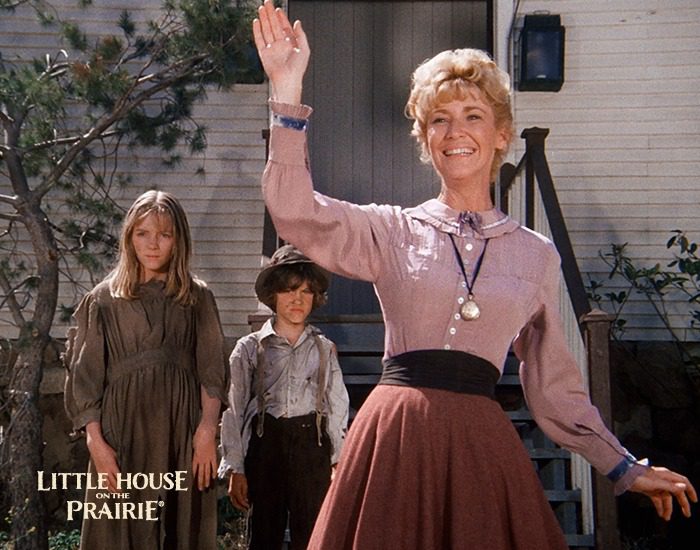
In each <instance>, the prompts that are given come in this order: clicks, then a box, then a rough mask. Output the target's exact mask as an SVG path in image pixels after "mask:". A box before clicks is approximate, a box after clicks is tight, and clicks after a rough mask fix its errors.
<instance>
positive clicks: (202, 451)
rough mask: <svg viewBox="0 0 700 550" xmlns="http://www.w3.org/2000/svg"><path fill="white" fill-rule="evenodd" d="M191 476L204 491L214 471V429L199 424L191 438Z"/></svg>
mask: <svg viewBox="0 0 700 550" xmlns="http://www.w3.org/2000/svg"><path fill="white" fill-rule="evenodd" d="M192 448H193V450H194V453H193V456H192V477H193V478H194V480H195V481H196V483H197V487H198V488H199V490H200V491H204V489H206V488H207V487H209V484H210V483H211V480H212V479H213V478H214V475H215V472H216V429H212V428H209V427H205V426H202V425H200V426H199V427H198V428H197V430H196V431H195V432H194V437H193V438H192Z"/></svg>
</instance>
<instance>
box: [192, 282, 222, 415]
mask: <svg viewBox="0 0 700 550" xmlns="http://www.w3.org/2000/svg"><path fill="white" fill-rule="evenodd" d="M195 308H196V344H195V345H196V360H197V378H198V379H199V383H200V384H201V385H202V386H203V387H204V389H205V390H206V391H207V393H208V394H209V396H210V397H216V398H217V399H218V400H219V401H221V402H222V403H224V404H225V403H226V388H227V386H228V376H227V375H228V372H227V369H226V354H225V351H224V335H223V332H222V330H221V321H220V320H219V310H218V309H217V307H216V301H215V300H214V295H213V294H212V292H211V290H209V289H208V288H202V292H201V293H200V295H199V299H198V300H197V304H196V306H195Z"/></svg>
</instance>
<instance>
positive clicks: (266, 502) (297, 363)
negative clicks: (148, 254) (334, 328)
mask: <svg viewBox="0 0 700 550" xmlns="http://www.w3.org/2000/svg"><path fill="white" fill-rule="evenodd" d="M329 278H330V276H329V274H328V272H326V271H325V270H323V269H321V268H320V267H319V266H317V265H316V264H314V263H313V262H311V260H309V259H308V258H307V257H306V256H304V255H303V254H302V253H301V252H299V250H297V249H296V248H294V247H293V246H291V245H285V246H283V247H281V248H279V249H278V250H277V251H276V252H275V253H274V254H273V256H272V258H271V260H270V263H269V264H268V265H267V266H266V267H265V268H264V269H263V270H262V271H261V272H260V273H259V274H258V277H257V280H256V281H255V292H256V294H257V296H258V299H259V300H260V301H261V302H262V303H263V304H265V305H266V306H268V307H269V308H270V309H271V310H272V311H273V312H274V315H273V317H272V318H270V319H268V320H267V322H266V323H265V324H264V325H263V327H262V328H261V329H260V330H259V331H257V332H254V333H252V334H249V335H247V336H245V337H243V338H241V339H240V340H238V342H237V343H236V347H235V348H234V350H233V353H232V354H231V357H230V368H231V386H230V389H229V404H230V407H229V408H228V409H227V410H226V411H225V412H224V415H223V419H222V428H221V446H222V450H223V458H222V460H221V464H220V466H219V475H220V476H222V477H223V476H225V475H227V474H230V477H229V484H228V494H229V497H230V498H231V502H232V503H233V505H234V506H235V507H236V508H238V509H239V510H244V511H245V510H249V511H250V512H251V513H252V515H251V545H250V548H251V549H252V550H256V549H262V550H274V549H278V548H281V547H282V543H283V538H284V532H285V528H286V526H287V517H288V516H289V526H290V535H291V545H290V548H291V549H292V550H294V549H305V548H306V545H307V543H308V540H309V537H310V535H311V531H312V529H313V526H314V522H315V521H316V516H317V514H318V511H319V509H320V507H321V503H322V502H323V498H324V496H325V494H326V490H327V488H328V485H329V483H330V480H331V469H332V467H333V466H334V465H335V464H336V463H337V461H338V456H339V454H340V448H341V445H342V443H343V438H344V436H345V431H346V428H347V421H348V408H349V399H348V393H347V390H346V389H345V386H344V384H343V378H342V373H341V370H340V366H339V365H338V358H337V354H336V350H335V346H334V345H333V343H332V342H331V341H330V340H328V339H327V338H326V337H324V336H323V335H322V334H321V332H320V331H319V330H318V329H317V328H315V327H313V326H311V325H309V324H307V323H306V318H307V317H308V316H309V314H310V313H311V311H312V310H314V309H315V308H317V307H319V306H321V305H323V304H324V303H325V301H326V290H327V289H328V283H329Z"/></svg>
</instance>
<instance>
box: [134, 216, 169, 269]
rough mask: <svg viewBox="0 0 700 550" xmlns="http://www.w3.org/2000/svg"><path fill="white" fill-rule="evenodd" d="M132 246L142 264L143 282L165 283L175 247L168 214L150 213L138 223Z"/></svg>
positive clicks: (135, 227)
mask: <svg viewBox="0 0 700 550" xmlns="http://www.w3.org/2000/svg"><path fill="white" fill-rule="evenodd" d="M131 244H132V245H133V247H134V251H135V252H136V258H137V259H138V261H139V264H141V269H142V270H141V277H142V280H141V282H146V281H150V280H151V279H157V280H160V281H164V280H165V278H166V277H167V274H168V268H169V267H170V260H171V259H172V256H173V248H174V247H175V235H174V234H173V222H172V220H171V219H170V216H168V215H167V214H157V213H154V212H152V213H150V214H148V215H146V216H145V217H144V218H142V219H141V220H140V221H138V222H136V225H135V226H134V230H133V232H132V233H131Z"/></svg>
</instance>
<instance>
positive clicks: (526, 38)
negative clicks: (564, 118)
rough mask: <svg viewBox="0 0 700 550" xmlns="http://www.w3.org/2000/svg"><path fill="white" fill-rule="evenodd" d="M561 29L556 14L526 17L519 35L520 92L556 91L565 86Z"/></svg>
mask: <svg viewBox="0 0 700 550" xmlns="http://www.w3.org/2000/svg"><path fill="white" fill-rule="evenodd" d="M564 30H565V29H564V27H562V26H561V18H560V17H559V16H558V15H549V14H547V15H544V14H532V15H526V16H525V23H524V26H523V29H522V31H521V33H520V52H519V53H520V75H519V76H520V78H519V79H518V90H519V91H522V92H558V91H559V90H560V89H561V86H562V84H563V83H564Z"/></svg>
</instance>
